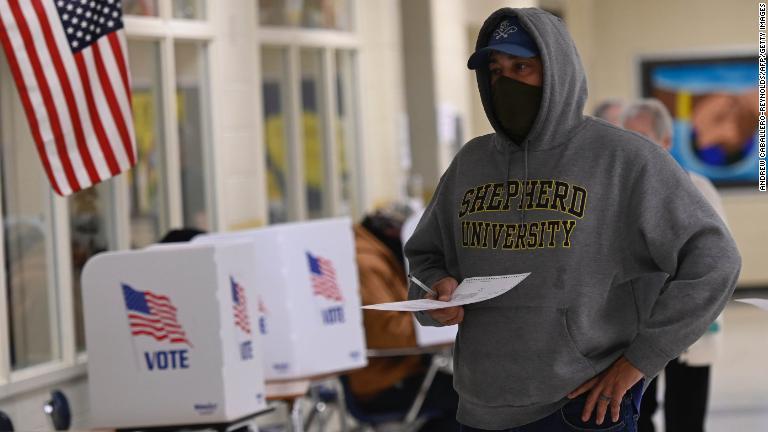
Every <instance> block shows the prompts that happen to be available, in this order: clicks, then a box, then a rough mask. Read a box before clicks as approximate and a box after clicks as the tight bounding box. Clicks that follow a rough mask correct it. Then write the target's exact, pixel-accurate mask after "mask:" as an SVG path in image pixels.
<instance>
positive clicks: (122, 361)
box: [83, 242, 266, 428]
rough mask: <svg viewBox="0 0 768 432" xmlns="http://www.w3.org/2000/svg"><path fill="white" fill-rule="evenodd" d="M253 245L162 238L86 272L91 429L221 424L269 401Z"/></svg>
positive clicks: (102, 259)
mask: <svg viewBox="0 0 768 432" xmlns="http://www.w3.org/2000/svg"><path fill="white" fill-rule="evenodd" d="M254 254H255V251H254V248H253V245H252V244H250V243H243V242H240V243H234V242H233V243H229V244H222V245H212V244H208V245H205V244H196V245H191V244H174V245H158V246H154V247H151V248H147V249H144V250H136V251H122V252H108V253H103V254H100V255H97V256H95V257H94V258H92V259H91V260H90V261H89V262H88V263H87V265H86V267H85V269H84V271H83V305H84V312H85V327H86V337H87V344H88V383H89V394H90V416H91V419H92V420H91V425H90V426H91V427H99V428H101V427H104V428H107V427H108V428H119V427H138V426H164V425H183V424H201V423H218V422H227V421H232V420H237V419H239V418H242V417H244V416H248V415H251V414H253V413H256V412H258V411H261V410H263V409H265V408H266V397H265V392H264V374H263V366H262V340H261V336H260V334H259V331H258V324H257V322H256V317H257V314H258V307H257V297H258V295H257V291H256V287H257V281H258V276H257V274H256V272H255V271H254V268H253V262H254V260H255V258H254Z"/></svg>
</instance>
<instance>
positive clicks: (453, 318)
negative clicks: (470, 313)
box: [426, 277, 464, 326]
mask: <svg viewBox="0 0 768 432" xmlns="http://www.w3.org/2000/svg"><path fill="white" fill-rule="evenodd" d="M458 286H459V282H458V281H456V279H454V278H452V277H445V278H442V279H440V280H439V281H437V282H436V283H435V284H434V285H432V290H433V291H435V292H436V293H437V299H436V300H440V301H449V300H451V297H453V292H454V291H456V287H458ZM426 298H428V299H432V300H435V296H434V295H432V294H427V297H426ZM426 313H427V314H428V315H429V316H431V317H432V319H434V320H435V321H437V322H439V323H441V324H443V325H447V326H450V325H454V324H459V323H460V322H462V321H463V320H464V307H463V306H453V307H447V308H443V309H432V310H428V311H426Z"/></svg>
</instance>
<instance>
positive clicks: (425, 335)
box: [400, 210, 459, 347]
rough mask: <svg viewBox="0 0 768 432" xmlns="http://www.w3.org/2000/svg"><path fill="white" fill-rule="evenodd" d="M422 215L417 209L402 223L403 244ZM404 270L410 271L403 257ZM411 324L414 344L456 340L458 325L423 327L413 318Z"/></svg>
mask: <svg viewBox="0 0 768 432" xmlns="http://www.w3.org/2000/svg"><path fill="white" fill-rule="evenodd" d="M423 215H424V210H421V211H418V212H416V213H414V214H412V215H411V216H410V217H408V219H406V220H405V223H403V229H402V230H401V231H400V239H401V240H402V242H403V245H405V243H406V242H407V241H408V239H409V238H411V236H412V235H413V232H414V231H416V226H417V225H418V224H419V220H421V217H422V216H423ZM405 271H406V272H407V273H408V272H410V269H409V266H408V259H407V258H406V259H405ZM413 320H414V322H413V325H414V327H415V329H416V344H417V345H419V346H422V347H426V346H432V345H443V344H449V343H453V342H454V341H455V340H456V334H457V333H458V332H459V326H457V325H453V326H446V327H425V326H422V325H421V324H419V322H418V321H416V318H414V319H413Z"/></svg>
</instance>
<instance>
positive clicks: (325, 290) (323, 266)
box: [312, 257, 343, 301]
mask: <svg viewBox="0 0 768 432" xmlns="http://www.w3.org/2000/svg"><path fill="white" fill-rule="evenodd" d="M317 261H318V262H319V264H320V272H321V273H322V275H316V274H313V275H312V289H313V291H314V293H315V295H319V296H321V297H325V298H327V299H328V300H333V301H342V300H343V298H342V295H341V290H340V289H339V285H338V284H337V283H336V270H334V268H333V262H331V260H329V259H326V258H323V257H317Z"/></svg>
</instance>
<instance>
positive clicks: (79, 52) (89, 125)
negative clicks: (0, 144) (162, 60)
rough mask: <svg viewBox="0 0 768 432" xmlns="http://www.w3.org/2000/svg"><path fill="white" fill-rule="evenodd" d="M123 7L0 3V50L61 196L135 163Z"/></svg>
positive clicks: (81, 1)
mask: <svg viewBox="0 0 768 432" xmlns="http://www.w3.org/2000/svg"><path fill="white" fill-rule="evenodd" d="M121 7H122V6H121V2H120V1H118V0H0V43H2V46H3V49H4V51H5V54H6V56H7V58H8V64H9V66H10V69H11V73H12V74H13V77H14V81H15V82H16V87H17V89H18V91H19V95H20V97H21V102H22V105H23V106H24V111H25V112H26V115H27V121H28V122H29V127H30V130H31V132H32V137H33V139H34V142H35V145H36V146H37V152H38V154H39V156H40V160H41V161H42V164H43V168H44V170H45V173H46V175H47V176H48V179H49V181H50V183H51V186H52V187H53V190H54V191H55V192H56V193H57V194H59V195H62V196H67V195H70V194H72V193H74V192H77V191H79V190H82V189H85V188H88V187H90V186H92V185H94V184H96V183H99V182H101V181H103V180H106V179H108V178H110V177H113V176H116V175H118V174H120V173H122V172H124V171H127V170H128V169H130V168H131V167H132V166H133V165H134V164H135V163H136V145H135V136H134V130H133V115H132V112H131V90H130V88H131V87H130V77H129V74H128V58H127V48H126V41H125V34H124V31H123V22H122V12H121Z"/></svg>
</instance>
